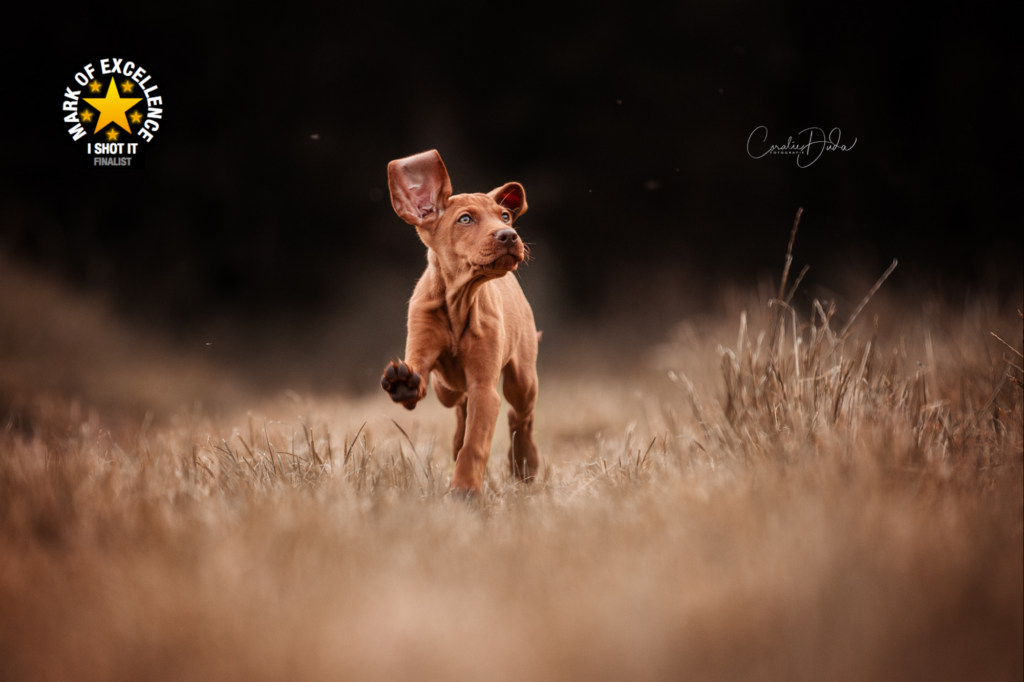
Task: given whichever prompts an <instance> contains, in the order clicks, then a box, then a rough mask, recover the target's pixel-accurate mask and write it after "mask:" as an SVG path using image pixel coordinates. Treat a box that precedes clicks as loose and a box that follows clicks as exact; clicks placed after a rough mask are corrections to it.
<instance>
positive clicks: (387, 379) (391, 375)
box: [380, 360, 423, 410]
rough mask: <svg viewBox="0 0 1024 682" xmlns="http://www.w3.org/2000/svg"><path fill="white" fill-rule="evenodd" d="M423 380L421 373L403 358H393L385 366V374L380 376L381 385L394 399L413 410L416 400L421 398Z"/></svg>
mask: <svg viewBox="0 0 1024 682" xmlns="http://www.w3.org/2000/svg"><path fill="white" fill-rule="evenodd" d="M422 381H423V380H422V378H421V377H420V375H419V374H418V373H417V372H415V371H413V370H412V368H410V367H409V365H407V364H405V363H404V362H402V361H401V360H398V361H395V360H392V361H391V362H389V363H388V366H387V367H385V368H384V376H382V377H381V378H380V386H381V388H383V389H384V390H385V391H387V392H388V395H390V396H391V399H392V400H393V401H395V402H396V403H402V404H403V405H405V406H406V407H407V408H408V409H410V410H411V409H412V408H413V407H415V406H416V401H417V400H418V399H419V395H420V384H421V383H422Z"/></svg>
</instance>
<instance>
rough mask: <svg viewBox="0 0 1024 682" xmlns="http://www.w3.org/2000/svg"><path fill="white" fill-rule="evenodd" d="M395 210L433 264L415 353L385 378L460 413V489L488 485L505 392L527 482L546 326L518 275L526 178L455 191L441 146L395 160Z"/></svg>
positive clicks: (411, 346)
mask: <svg viewBox="0 0 1024 682" xmlns="http://www.w3.org/2000/svg"><path fill="white" fill-rule="evenodd" d="M388 186H389V187H390V189H391V204H392V206H394V208H395V213H397V214H398V215H399V217H401V218H402V220H404V221H405V222H407V223H409V224H410V225H412V226H414V227H415V228H416V232H417V233H418V234H419V236H420V239H421V240H423V243H424V244H426V245H427V269H426V271H425V272H424V273H423V276H422V277H420V280H419V282H418V283H417V284H416V289H415V291H414V292H413V294H412V300H410V301H409V323H408V325H409V336H408V339H407V340H406V344H405V361H404V362H403V361H401V360H399V361H398V362H391V363H389V364H388V366H387V367H386V368H385V369H384V376H383V377H381V381H380V383H381V386H383V388H384V390H385V391H387V392H388V393H389V394H390V395H391V399H392V400H394V401H395V402H396V403H402V404H403V405H405V407H406V408H408V409H410V410H411V409H413V408H414V407H416V403H417V402H419V401H420V400H423V398H425V397H426V395H427V383H428V381H429V380H430V379H429V377H430V374H431V373H433V375H434V392H435V393H436V394H437V398H438V400H440V401H441V404H442V405H444V406H445V407H454V408H455V414H456V418H457V420H458V421H457V424H456V427H455V442H454V444H453V446H452V452H453V454H454V455H455V475H454V477H453V478H452V483H451V486H452V488H453V489H456V490H462V491H472V492H480V489H481V486H482V484H483V475H484V469H485V467H486V466H487V458H488V456H489V455H490V450H491V439H492V438H493V437H494V425H495V423H496V422H497V420H498V409H499V408H500V407H501V398H499V397H498V377H499V375H500V376H502V377H504V379H505V383H504V393H505V397H506V398H507V399H508V402H509V404H510V406H511V407H510V408H509V411H508V425H509V430H510V431H511V435H512V446H511V447H510V448H509V462H510V464H511V467H512V473H513V474H514V475H515V476H517V477H519V478H520V479H522V480H524V481H531V480H533V478H534V477H535V476H536V475H537V470H538V467H539V460H538V458H537V448H536V446H535V445H534V443H533V406H534V403H535V402H536V400H537V342H538V340H539V337H540V335H539V334H538V333H537V328H536V325H535V324H534V321H533V311H532V310H531V309H530V304H529V303H527V301H526V297H525V296H524V295H523V290H522V289H520V288H519V282H517V281H516V279H515V277H506V275H507V274H508V273H509V272H512V271H514V270H515V269H516V268H517V267H519V264H520V263H522V262H523V260H524V258H525V257H526V248H525V246H524V245H523V242H522V240H521V239H519V235H518V234H517V233H516V231H515V230H514V229H513V228H512V224H513V223H514V222H515V220H516V218H518V217H519V216H521V215H522V214H523V213H525V212H526V193H525V192H524V190H523V187H522V185H520V184H519V183H518V182H510V183H508V184H505V185H502V186H501V187H498V188H497V189H495V190H492V191H490V192H488V193H487V194H457V195H455V196H452V185H451V181H450V180H449V179H448V171H447V170H446V169H445V167H444V163H443V162H442V161H441V155H440V154H438V153H437V151H433V150H432V151H429V152H423V153H422V154H416V155H415V156H410V157H408V158H405V159H397V160H395V161H392V162H391V163H389V164H388Z"/></svg>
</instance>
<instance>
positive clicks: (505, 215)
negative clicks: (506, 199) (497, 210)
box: [501, 211, 512, 223]
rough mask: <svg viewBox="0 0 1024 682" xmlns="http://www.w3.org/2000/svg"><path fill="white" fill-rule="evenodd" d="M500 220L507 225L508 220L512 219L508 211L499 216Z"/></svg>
mask: <svg viewBox="0 0 1024 682" xmlns="http://www.w3.org/2000/svg"><path fill="white" fill-rule="evenodd" d="M501 219H502V220H504V221H505V222H506V223H507V222H508V221H509V220H511V219H512V217H511V216H509V214H508V211H505V212H504V213H502V214H501Z"/></svg>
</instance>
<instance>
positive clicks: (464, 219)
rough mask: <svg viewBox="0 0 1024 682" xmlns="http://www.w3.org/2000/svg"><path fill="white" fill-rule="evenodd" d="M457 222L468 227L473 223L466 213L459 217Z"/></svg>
mask: <svg viewBox="0 0 1024 682" xmlns="http://www.w3.org/2000/svg"><path fill="white" fill-rule="evenodd" d="M459 222H460V223H462V224H463V225H469V224H470V223H471V222H473V218H472V217H470V215H469V214H468V213H463V214H462V215H460V216H459Z"/></svg>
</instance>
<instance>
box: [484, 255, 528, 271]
mask: <svg viewBox="0 0 1024 682" xmlns="http://www.w3.org/2000/svg"><path fill="white" fill-rule="evenodd" d="M522 260H523V259H522V258H521V257H519V256H516V255H515V254H511V253H506V254H505V255H504V256H499V257H498V258H496V259H495V260H493V261H492V262H490V263H488V264H487V266H486V267H487V269H489V270H496V271H500V272H510V271H512V270H515V269H516V268H517V267H519V263H521V262H522Z"/></svg>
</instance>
